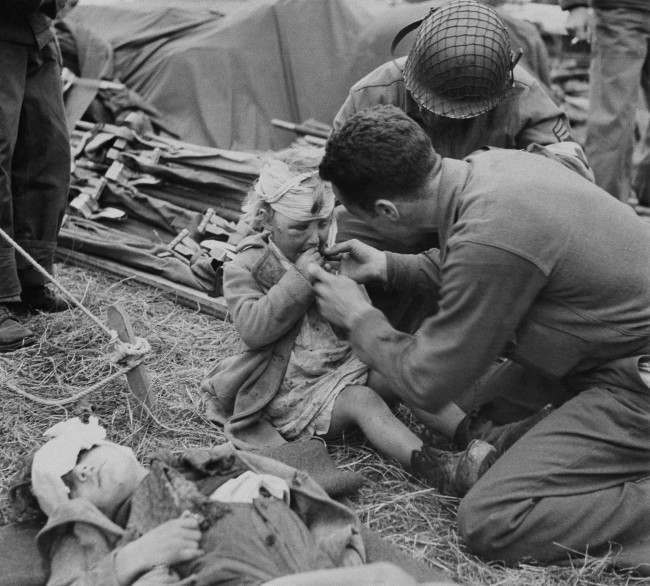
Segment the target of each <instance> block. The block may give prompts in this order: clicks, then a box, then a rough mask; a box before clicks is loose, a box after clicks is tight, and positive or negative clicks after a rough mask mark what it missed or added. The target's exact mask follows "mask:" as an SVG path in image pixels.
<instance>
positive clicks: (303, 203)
mask: <svg viewBox="0 0 650 586" xmlns="http://www.w3.org/2000/svg"><path fill="white" fill-rule="evenodd" d="M292 152H293V151H292V150H291V149H289V150H288V151H285V155H286V154H287V153H289V154H291V153H292ZM334 203H335V197H334V193H333V191H332V188H331V186H330V184H329V183H327V182H324V181H322V180H321V179H320V178H319V176H318V170H317V169H316V168H314V167H313V166H310V165H306V164H300V163H297V162H296V161H295V160H293V161H291V162H290V163H287V162H285V161H284V160H278V159H272V160H269V161H267V162H266V164H265V165H264V167H263V168H262V171H261V172H260V177H259V179H258V181H257V182H256V184H255V187H254V191H253V193H252V194H251V195H250V197H249V199H248V201H247V203H246V205H245V207H244V214H245V217H246V218H247V221H248V222H249V223H250V224H251V225H252V226H253V227H254V228H256V229H258V230H266V231H268V232H269V234H270V238H271V240H272V241H273V242H274V243H275V245H276V246H277V247H278V248H279V249H280V251H281V252H282V254H284V255H285V256H286V257H287V259H288V260H289V261H291V262H295V261H296V259H297V258H298V257H299V256H300V255H301V254H302V253H303V252H305V251H307V250H309V249H312V248H322V246H324V245H325V244H326V243H327V241H328V238H329V236H330V231H331V229H332V216H333V212H334Z"/></svg>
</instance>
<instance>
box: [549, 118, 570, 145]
mask: <svg viewBox="0 0 650 586" xmlns="http://www.w3.org/2000/svg"><path fill="white" fill-rule="evenodd" d="M552 130H553V134H554V136H555V138H557V139H558V140H559V141H560V142H562V141H564V140H571V131H570V130H569V127H568V126H567V124H566V122H564V120H562V118H558V119H557V120H556V121H555V124H554V125H553V129H552Z"/></svg>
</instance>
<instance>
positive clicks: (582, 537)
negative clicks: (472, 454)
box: [458, 386, 650, 571]
mask: <svg viewBox="0 0 650 586" xmlns="http://www.w3.org/2000/svg"><path fill="white" fill-rule="evenodd" d="M649 430H650V390H648V389H647V388H646V389H645V390H642V389H641V390H637V391H630V390H627V389H622V388H616V387H613V386H612V387H610V388H606V387H599V388H591V389H589V390H586V391H583V392H582V393H580V394H578V395H577V396H576V397H574V398H573V399H571V400H570V401H568V402H566V403H565V404H564V405H562V406H561V407H560V408H558V409H557V410H556V411H555V412H553V413H551V414H550V415H549V416H548V417H547V418H546V419H544V420H543V421H541V422H540V423H538V424H537V425H536V426H535V427H534V428H533V429H532V430H530V431H529V432H528V433H527V434H526V435H525V436H523V437H522V438H521V439H520V440H519V441H518V442H517V443H515V444H514V445H513V446H512V448H510V450H508V451H507V452H506V453H505V454H504V455H503V456H502V457H501V458H500V459H499V460H497V462H496V463H495V464H494V466H493V467H492V468H491V469H490V470H489V471H488V472H487V473H486V474H485V476H483V477H482V478H481V479H480V480H479V482H478V483H477V484H476V485H475V486H474V488H473V489H472V490H471V491H470V492H469V493H468V495H467V496H466V497H465V499H464V500H463V501H462V502H461V505H460V508H459V511H458V525H459V530H460V532H461V534H462V536H463V537H464V539H465V540H466V541H467V543H468V545H469V547H470V548H471V549H472V550H473V551H474V552H475V553H477V554H479V555H482V556H484V557H486V558H488V559H493V560H504V561H508V562H514V561H518V560H522V559H525V558H533V559H536V560H538V561H540V562H548V563H554V562H560V561H563V560H564V561H566V560H567V559H568V557H569V555H570V554H571V553H577V554H578V555H580V554H581V553H589V554H590V555H594V556H601V555H606V554H608V553H609V552H610V550H611V552H612V553H613V554H614V556H615V557H614V561H615V563H617V564H618V565H619V566H623V567H627V566H635V565H639V564H648V562H649V561H650V481H649V480H650V478H648V475H649V474H650V441H648V439H649ZM621 548H622V550H621ZM647 570H650V566H646V571H647Z"/></svg>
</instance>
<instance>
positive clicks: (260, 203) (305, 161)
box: [242, 146, 331, 231]
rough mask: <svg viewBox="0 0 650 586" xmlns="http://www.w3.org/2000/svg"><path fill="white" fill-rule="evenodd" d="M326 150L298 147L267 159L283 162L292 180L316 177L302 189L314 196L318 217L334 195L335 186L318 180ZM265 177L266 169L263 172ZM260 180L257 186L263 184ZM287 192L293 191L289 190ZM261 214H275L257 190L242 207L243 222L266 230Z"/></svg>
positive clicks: (307, 179) (313, 206)
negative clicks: (294, 178)
mask: <svg viewBox="0 0 650 586" xmlns="http://www.w3.org/2000/svg"><path fill="white" fill-rule="evenodd" d="M324 152H325V151H324V149H322V148H318V147H315V146H294V147H289V148H287V149H284V150H282V151H278V152H275V153H271V154H269V155H268V156H267V157H265V158H264V161H265V163H267V164H272V163H273V161H280V162H282V163H285V164H286V165H287V166H288V169H289V172H290V174H291V175H292V176H294V177H297V176H299V175H301V174H306V173H312V175H311V176H308V177H306V178H305V179H303V180H301V181H300V182H299V183H300V188H301V189H302V190H305V189H307V190H309V191H311V192H312V194H313V205H312V210H311V211H312V213H313V214H318V212H319V211H320V207H321V206H322V202H323V201H325V199H326V196H328V195H330V194H331V186H330V184H329V183H328V182H325V181H323V180H321V179H320V177H319V176H318V165H319V163H320V161H321V159H322V158H323V154H324ZM262 173H264V167H263V169H262ZM259 181H260V179H258V181H257V182H256V185H257V184H258V183H259ZM287 191H291V189H288V190H287ZM260 210H266V211H268V212H271V213H272V211H273V210H272V209H271V204H270V203H268V202H266V201H264V200H263V199H262V198H261V197H260V194H259V192H258V190H257V189H255V188H253V189H251V190H250V191H249V192H248V196H247V197H246V200H245V201H244V203H243V205H242V212H243V215H242V221H244V222H246V223H247V224H248V225H249V226H250V227H251V228H252V229H253V230H255V231H261V230H262V229H263V226H262V220H261V218H260V214H259V212H260Z"/></svg>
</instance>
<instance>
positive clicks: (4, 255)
mask: <svg viewBox="0 0 650 586" xmlns="http://www.w3.org/2000/svg"><path fill="white" fill-rule="evenodd" d="M28 51H29V48H28V47H26V46H24V45H19V44H17V43H8V42H4V41H0V70H1V71H2V83H0V227H1V228H2V229H3V230H4V231H5V232H7V233H8V234H9V235H10V236H13V235H14V204H13V195H12V194H13V188H14V186H13V185H12V161H13V157H14V149H15V147H16V140H17V139H18V128H19V121H20V111H21V109H22V105H23V97H24V94H25V80H26V78H27V55H28ZM19 298H20V281H19V280H18V272H17V269H16V259H15V255H14V249H13V248H12V247H11V246H10V245H9V244H8V243H7V242H5V241H4V240H3V239H1V238H0V303H4V302H7V301H18V300H19Z"/></svg>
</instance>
